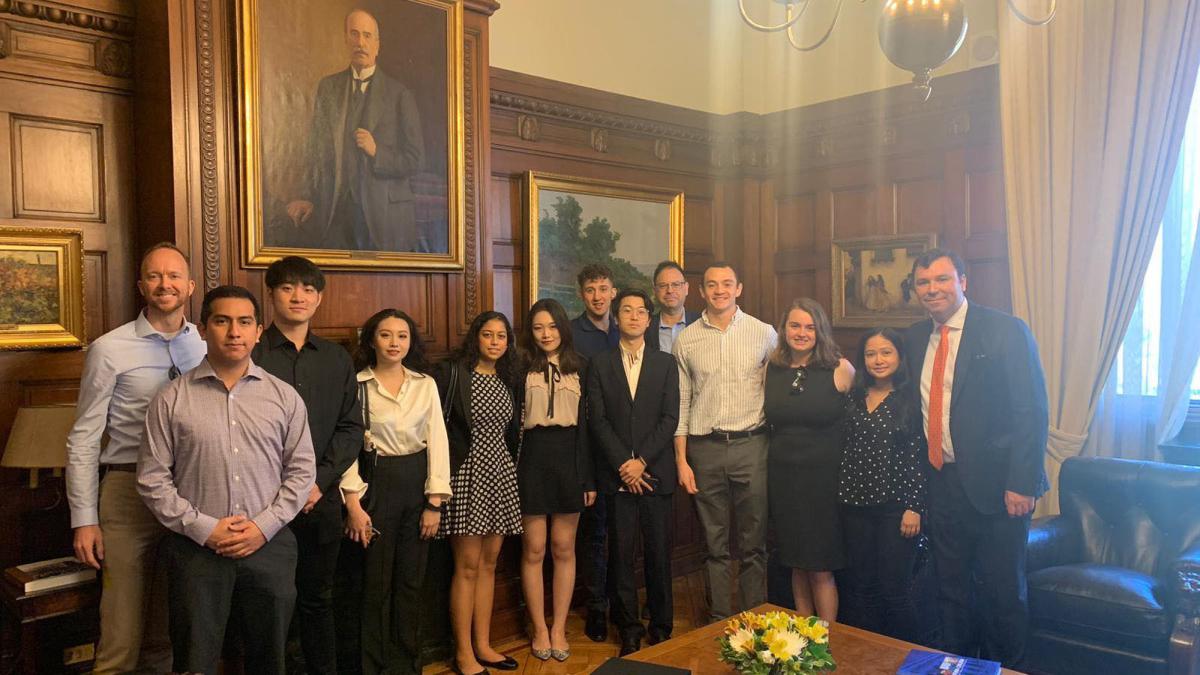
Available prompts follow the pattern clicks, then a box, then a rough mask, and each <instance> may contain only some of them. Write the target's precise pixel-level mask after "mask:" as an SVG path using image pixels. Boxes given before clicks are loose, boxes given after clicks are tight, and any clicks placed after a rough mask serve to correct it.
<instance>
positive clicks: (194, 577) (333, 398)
mask: <svg viewBox="0 0 1200 675" xmlns="http://www.w3.org/2000/svg"><path fill="white" fill-rule="evenodd" d="M964 270H965V268H964V266H963V264H962V261H961V260H960V259H959V258H958V256H957V255H956V254H954V253H953V252H951V251H944V250H932V251H929V252H927V253H926V254H924V255H923V256H921V257H920V258H919V259H918V260H917V261H916V264H915V265H914V279H915V282H914V285H915V292H916V293H917V294H918V297H919V299H920V301H921V302H922V304H923V305H924V307H925V308H926V309H927V310H928V311H929V314H930V317H931V318H930V319H928V320H926V321H924V322H921V323H918V324H916V325H914V326H913V327H911V328H910V329H909V330H908V331H906V332H905V333H901V332H898V331H895V330H893V329H890V328H883V329H876V330H870V331H867V332H866V333H864V334H863V336H862V339H861V340H860V341H859V344H858V347H857V349H856V350H855V351H854V353H852V354H851V355H850V358H849V359H847V358H844V357H843V355H842V354H841V353H840V351H839V349H838V347H837V345H836V344H835V342H834V339H833V334H832V328H831V326H830V323H829V320H828V318H827V316H826V314H825V312H824V310H823V309H822V308H821V306H820V305H819V304H818V303H816V302H815V301H813V300H810V299H807V298H801V299H798V300H796V301H795V302H793V303H792V304H791V306H790V307H789V308H788V309H787V310H786V311H785V312H784V314H783V316H782V318H781V320H780V322H779V324H778V327H777V328H776V327H772V326H771V325H769V324H767V323H764V322H762V321H760V320H758V319H756V318H754V317H752V316H750V315H749V314H747V313H745V312H744V311H742V309H740V308H739V306H738V298H739V296H741V294H742V290H743V286H742V281H741V279H740V278H739V276H738V273H737V271H736V270H735V269H734V267H733V266H732V265H730V264H727V263H721V262H718V263H713V264H710V265H708V266H707V267H706V268H705V269H704V270H703V273H702V277H701V279H702V287H701V296H702V298H703V300H704V311H703V312H702V313H700V314H699V315H695V314H692V313H691V312H689V311H687V310H685V308H684V303H685V300H686V298H687V296H688V291H689V288H688V281H687V278H686V276H685V273H684V270H683V268H682V267H680V266H679V265H678V264H677V263H675V262H673V261H664V262H662V263H661V264H659V265H658V268H657V269H656V270H655V271H654V275H653V297H651V295H650V294H648V293H646V292H645V291H642V290H638V289H618V288H616V285H615V283H614V279H613V274H612V272H611V271H610V270H609V269H608V268H606V267H604V266H603V265H594V264H593V265H588V266H586V267H584V268H583V269H582V270H581V271H580V272H579V274H578V277H577V279H578V284H579V292H580V297H581V299H582V300H583V305H584V311H583V312H582V313H581V314H580V315H579V316H578V317H576V318H574V319H570V318H569V317H568V316H567V314H566V310H565V309H564V308H563V306H562V304H560V303H559V302H557V301H555V300H551V299H543V300H539V301H538V302H536V303H535V304H534V305H533V306H532V307H531V308H530V309H529V311H528V312H527V313H526V315H525V321H524V324H523V325H522V326H521V330H520V331H519V333H517V332H516V331H514V328H513V326H512V324H511V323H510V321H509V319H508V317H506V316H505V315H504V314H502V313H499V312H495V311H485V312H483V313H481V314H479V315H478V316H476V317H475V318H474V320H473V321H472V322H471V324H470V328H469V330H468V334H467V336H466V338H465V339H464V340H463V342H462V344H461V345H460V346H459V347H458V348H457V349H456V350H455V351H454V352H453V353H452V354H451V355H450V356H449V357H448V358H446V359H445V360H443V361H442V362H441V363H439V364H437V365H436V366H431V365H430V364H429V362H428V361H427V359H426V356H425V348H424V345H423V343H422V339H421V334H420V331H419V330H418V327H417V325H416V323H415V322H414V321H413V319H412V318H411V317H410V316H409V315H408V314H406V313H405V312H404V311H402V310H399V309H395V308H388V309H384V310H381V311H379V312H377V313H375V314H374V315H373V316H371V317H370V318H369V319H368V320H367V321H366V322H365V323H364V324H363V326H362V329H361V331H360V334H359V339H358V343H357V344H356V345H355V349H354V354H353V356H351V355H350V354H349V353H347V351H346V350H345V349H343V348H342V347H341V346H340V345H337V344H335V343H332V342H330V341H327V340H325V339H323V338H321V337H319V336H318V335H316V334H315V333H314V331H313V330H311V322H312V319H313V316H314V314H315V312H316V311H317V310H318V307H319V306H320V305H321V302H322V299H323V297H324V289H325V278H324V275H323V274H322V272H321V270H320V269H318V268H317V267H316V266H315V265H314V264H313V263H312V262H310V261H309V260H307V259H304V258H300V257H295V256H292V257H287V258H283V259H281V260H279V261H277V262H275V263H273V264H272V265H271V266H270V267H269V268H268V270H267V273H266V279H265V282H266V286H267V289H268V290H267V299H268V301H269V302H270V305H271V307H272V309H273V315H272V316H273V321H272V324H271V325H270V326H269V327H265V328H264V326H263V320H262V309H261V307H260V305H259V301H258V299H257V298H256V297H255V296H254V295H253V294H252V293H250V292H249V291H248V290H246V289H245V288H241V287H238V286H220V287H217V288H214V289H212V290H210V291H209V292H208V293H206V294H205V296H204V300H203V303H202V309H201V313H200V317H199V323H198V324H195V325H193V324H192V323H190V322H188V321H187V320H186V318H185V317H184V309H185V307H186V305H187V301H188V299H189V297H190V296H191V294H192V292H193V290H194V288H195V285H194V282H192V281H191V279H190V274H189V269H188V261H187V258H186V256H185V255H184V254H183V253H182V252H181V251H180V250H179V249H178V248H176V247H175V246H173V245H171V244H165V243H164V244H158V245H156V246H154V247H152V248H151V249H150V250H149V251H148V252H147V253H146V255H145V256H144V257H143V259H142V263H141V270H140V274H139V282H138V288H139V290H140V291H141V293H142V295H143V297H144V298H145V300H146V308H145V310H144V311H143V312H142V313H140V314H139V315H138V317H137V318H136V319H135V320H134V321H132V322H130V323H128V324H125V325H124V326H121V327H119V328H117V329H115V330H113V331H111V332H110V333H108V334H106V335H104V336H103V337H101V338H99V339H98V340H96V341H95V342H94V343H93V344H92V346H91V348H90V350H89V352H88V355H87V359H86V364H85V370H84V375H83V381H82V387H81V392H80V399H79V403H78V412H77V421H76V425H75V428H74V430H73V431H72V433H71V436H70V439H69V447H68V457H69V466H68V470H67V485H68V497H69V501H70V507H71V519H72V526H73V527H74V532H75V533H74V540H75V551H76V555H77V557H78V558H79V559H80V560H82V561H84V562H87V563H89V564H92V565H93V566H95V567H97V568H99V569H101V570H102V572H103V580H104V591H103V594H102V598H101V608H100V614H101V639H100V644H99V648H98V650H97V655H96V664H95V672H97V673H109V672H130V671H150V672H165V671H175V672H197V673H213V672H216V669H217V664H218V662H219V659H220V655H221V651H222V645H223V642H224V634H225V632H226V626H227V625H233V626H236V627H237V631H238V632H239V633H241V634H242V635H243V636H244V637H245V642H246V643H247V644H248V645H252V646H253V648H252V649H247V650H246V652H245V654H244V658H245V662H246V667H247V669H248V671H249V672H256V673H258V672H262V673H270V672H283V670H284V660H285V656H284V655H285V645H286V643H287V641H288V639H289V633H291V634H292V635H293V636H295V637H297V638H298V640H299V643H300V645H301V647H302V652H303V657H304V662H305V668H306V670H307V671H308V672H313V673H337V672H355V671H358V670H361V671H362V672H366V673H379V672H401V673H402V672H412V673H417V672H420V652H421V611H420V598H421V589H422V582H423V580H424V577H425V571H426V560H427V550H428V542H429V541H430V540H431V539H434V538H446V539H448V541H449V545H450V548H451V550H452V551H453V556H454V571H453V577H452V581H451V588H450V616H451V625H452V630H453V635H454V639H455V650H454V662H453V665H454V669H455V670H456V672H460V673H469V674H471V675H475V674H477V673H481V672H487V669H489V668H491V669H496V670H514V669H516V668H517V666H518V664H517V662H516V661H515V660H514V659H512V658H511V657H509V656H505V655H504V654H501V653H499V652H498V651H496V650H495V649H494V648H493V646H492V644H491V636H490V620H491V615H492V607H493V596H494V589H495V570H496V563H497V558H498V556H499V552H500V548H501V544H502V542H503V540H504V538H505V537H507V536H514V535H519V536H520V537H521V541H522V556H521V573H522V575H521V576H522V588H523V591H524V597H525V604H526V607H527V609H528V612H529V621H530V639H531V644H530V651H531V654H532V656H533V657H535V658H537V659H541V660H551V659H554V660H558V661H565V660H567V659H568V658H569V656H570V643H569V642H568V640H567V635H566V620H567V616H568V613H569V609H570V606H571V600H572V593H573V590H574V587H575V577H576V535H577V531H579V530H582V532H581V533H580V535H579V538H580V539H581V543H582V547H581V550H582V551H583V552H584V560H583V563H584V568H583V571H582V576H583V581H584V587H585V589H586V590H587V594H588V598H587V620H586V623H585V632H586V634H587V636H588V637H589V638H591V639H593V640H596V641H603V640H606V639H607V637H608V627H609V624H610V622H611V624H613V625H615V626H616V628H617V630H618V632H619V636H620V641H621V653H622V654H623V655H624V654H627V653H631V652H633V651H636V650H638V649H640V647H641V642H642V640H643V639H645V640H646V641H648V642H649V643H650V644H654V643H657V642H659V641H662V640H666V639H668V638H670V637H671V632H672V623H673V606H672V595H671V534H672V531H671V530H672V522H673V519H672V501H673V494H674V492H675V489H676V487H677V486H678V487H679V488H680V489H682V490H684V491H686V492H687V493H688V494H690V495H691V496H692V498H693V501H694V504H695V506H696V511H697V514H698V516H699V520H700V525H701V528H702V530H703V533H704V538H705V545H706V549H707V552H706V558H705V572H706V576H707V581H708V587H709V606H710V613H711V617H712V618H713V619H714V620H716V619H720V618H724V617H727V616H730V615H732V614H733V613H735V610H738V609H750V608H752V607H755V606H757V605H759V604H761V603H762V602H763V601H764V600H765V593H766V564H767V556H768V551H767V533H768V529H769V526H770V527H771V528H773V529H774V532H775V543H776V548H775V550H774V551H773V552H772V555H773V556H774V557H775V559H776V560H777V561H778V562H779V563H780V564H782V565H783V566H785V567H788V568H791V570H792V574H791V585H792V593H793V600H794V603H795V608H796V610H797V611H798V612H800V613H803V614H817V615H819V616H821V617H822V618H824V619H827V620H831V621H832V620H835V619H838V620H842V621H845V622H849V623H853V624H856V625H860V626H863V627H865V628H869V629H871V630H876V631H879V632H886V633H889V634H892V635H895V636H897V637H901V638H905V639H910V640H916V639H919V638H920V637H921V636H920V635H919V634H918V632H917V626H918V624H919V622H918V617H917V616H916V611H915V609H914V606H913V602H912V596H911V592H910V591H911V584H912V577H913V568H914V562H915V559H916V551H917V547H916V541H917V537H918V535H920V534H922V533H925V532H927V533H928V535H929V537H930V540H931V549H932V552H933V558H934V563H935V566H936V570H937V574H938V576H939V607H940V610H941V611H940V619H941V623H942V632H941V636H942V642H941V643H940V644H939V646H942V647H944V648H946V649H948V650H950V651H954V652H957V653H964V654H968V653H975V651H976V650H977V648H978V647H979V645H983V646H984V648H985V650H986V651H985V653H986V654H988V655H991V656H994V657H996V658H999V659H1001V660H1003V661H1004V662H1005V663H1006V664H1011V663H1016V662H1018V661H1019V659H1020V656H1021V652H1022V650H1023V645H1024V634H1025V631H1026V623H1027V616H1026V614H1027V610H1026V607H1025V588H1024V576H1023V573H1022V569H1023V566H1024V565H1023V560H1024V537H1025V535H1026V533H1027V531H1028V526H1029V514H1030V512H1031V511H1032V509H1033V504H1034V500H1035V498H1036V497H1037V496H1038V495H1040V494H1041V492H1042V491H1043V490H1044V489H1045V477H1044V474H1043V473H1042V468H1041V457H1042V454H1041V453H1042V451H1043V450H1042V449H1043V448H1044V445H1045V440H1046V439H1045V435H1046V427H1047V425H1046V416H1047V412H1046V403H1045V399H1046V395H1045V387H1044V383H1043V381H1042V378H1041V370H1040V366H1039V365H1038V359H1037V352H1036V346H1035V345H1034V343H1033V341H1032V337H1031V336H1030V333H1029V330H1028V328H1027V327H1026V326H1025V324H1024V323H1022V322H1020V321H1019V320H1017V319H1015V318H1013V317H1011V316H1008V315H1005V314H1002V313H1000V312H997V311H995V310H991V309H988V308H985V307H982V306H979V305H970V306H968V303H967V301H966V299H965V295H964V294H965V290H966V275H965V271H964ZM104 439H107V442H105V441H104ZM731 539H733V540H736V541H734V542H731ZM731 543H733V544H735V545H736V551H737V560H736V561H735V560H734V558H733V554H732V553H731ZM639 544H640V549H641V553H642V557H643V564H644V570H643V571H644V579H645V585H646V611H647V613H648V616H649V623H648V627H647V626H646V625H643V623H642V616H643V614H642V612H641V611H640V609H639V604H638V595H637V584H636V580H635V576H636V572H635V557H636V552H637V550H638V548H639ZM547 548H548V549H549V551H550V557H551V559H552V562H553V578H552V579H551V582H550V584H549V588H550V593H551V597H550V598H549V599H547V598H546V597H545V589H546V587H547V586H546V583H545V580H544V579H543V570H544V568H545V558H546V552H547ZM348 564H349V565H353V566H354V567H355V571H356V572H357V574H356V577H357V578H359V579H360V583H359V584H358V585H357V588H356V589H355V591H354V592H355V594H356V598H355V599H354V600H353V602H352V604H353V605H355V606H356V607H358V608H359V610H360V612H359V613H360V617H359V621H358V622H357V623H358V625H354V626H348V625H344V624H336V622H335V621H334V611H333V607H334V599H335V597H334V596H335V592H334V588H335V580H336V579H337V578H338V575H339V574H341V573H343V572H344V571H345V566H346V565H348ZM841 569H844V570H845V573H844V574H843V575H842V576H841V582H842V585H843V588H842V589H841V593H840V594H839V589H838V585H837V582H835V577H834V572H835V571H837V570H841ZM735 570H736V579H735ZM735 591H736V593H735ZM735 595H736V597H735ZM839 595H840V597H841V605H842V607H841V608H840V609H839ZM343 600H344V599H343ZM547 604H549V606H550V607H549V612H548V613H547ZM167 608H169V612H167V611H166V610H167ZM547 614H549V619H547ZM168 616H169V618H167V617H168ZM293 616H294V621H293ZM348 635H351V636H353V637H354V638H355V639H356V640H357V643H358V645H359V647H358V649H357V650H356V653H355V654H354V656H353V657H352V660H353V661H354V662H353V663H347V662H346V660H347V657H346V656H345V654H344V653H343V654H342V655H341V661H339V660H338V659H339V650H338V646H339V643H340V642H341V643H344V642H345V639H346V637H347V636H348ZM343 651H344V650H343Z"/></svg>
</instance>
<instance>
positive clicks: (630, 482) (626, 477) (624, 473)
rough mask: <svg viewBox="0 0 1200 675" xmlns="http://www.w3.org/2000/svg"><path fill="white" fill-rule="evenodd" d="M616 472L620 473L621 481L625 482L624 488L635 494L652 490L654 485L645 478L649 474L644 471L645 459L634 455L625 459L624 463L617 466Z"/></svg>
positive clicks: (648, 476)
mask: <svg viewBox="0 0 1200 675" xmlns="http://www.w3.org/2000/svg"><path fill="white" fill-rule="evenodd" d="M617 472H618V473H619V474H620V475H621V482H622V483H625V487H626V489H628V490H629V491H630V492H632V493H633V494H635V495H640V494H646V493H649V492H654V486H652V485H650V483H649V481H647V480H646V479H647V478H650V474H648V473H646V461H645V460H644V459H642V458H640V457H634V458H632V459H629V460H627V461H626V462H625V463H624V464H622V465H621V466H620V467H618V468H617Z"/></svg>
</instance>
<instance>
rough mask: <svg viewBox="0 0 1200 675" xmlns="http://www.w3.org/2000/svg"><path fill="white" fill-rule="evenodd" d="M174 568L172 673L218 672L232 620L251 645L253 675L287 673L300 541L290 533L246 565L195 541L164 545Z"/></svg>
mask: <svg viewBox="0 0 1200 675" xmlns="http://www.w3.org/2000/svg"><path fill="white" fill-rule="evenodd" d="M163 552H164V554H165V557H166V563H167V585H168V590H167V604H168V607H169V609H170V633H171V648H172V651H173V653H174V659H173V664H172V668H173V670H174V671H175V672H180V673H185V672H186V673H205V675H213V674H215V673H216V672H217V665H218V662H219V661H220V659H221V646H222V644H223V643H224V637H225V626H226V623H231V624H233V625H236V626H237V627H238V630H239V631H240V632H241V633H242V636H243V638H244V639H243V642H244V643H245V645H246V654H245V665H246V672H247V673H256V674H257V673H262V674H263V675H270V674H272V673H273V674H276V675H283V673H284V664H283V653H284V645H285V643H286V642H287V631H288V623H289V622H290V621H291V618H292V608H293V606H294V604H295V601H296V537H295V536H294V535H293V534H292V531H291V530H290V529H288V528H286V527H285V528H283V529H281V530H279V532H278V533H277V534H276V535H275V537H274V538H273V539H271V540H270V541H268V542H267V543H266V545H264V546H263V547H262V548H260V549H259V550H257V551H255V552H254V553H253V554H252V555H250V556H249V557H246V558H242V559H239V560H233V559H230V558H225V557H223V556H220V555H218V554H217V553H215V552H213V551H212V550H210V549H207V548H205V547H203V546H200V545H199V544H197V543H196V542H194V541H192V540H191V539H188V538H187V537H185V536H183V535H180V534H175V533H171V534H170V535H168V536H167V537H166V539H164V540H163Z"/></svg>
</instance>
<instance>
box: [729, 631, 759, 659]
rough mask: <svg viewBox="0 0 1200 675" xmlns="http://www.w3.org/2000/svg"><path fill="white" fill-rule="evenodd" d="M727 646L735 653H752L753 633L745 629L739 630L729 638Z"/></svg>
mask: <svg viewBox="0 0 1200 675" xmlns="http://www.w3.org/2000/svg"><path fill="white" fill-rule="evenodd" d="M729 646H730V647H731V648H733V649H734V650H736V651H739V652H746V653H747V654H753V653H754V633H752V632H750V631H749V630H748V629H746V628H739V629H737V630H736V631H734V632H733V633H732V634H731V635H730V636H729Z"/></svg>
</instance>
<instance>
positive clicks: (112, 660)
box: [67, 243, 206, 675]
mask: <svg viewBox="0 0 1200 675" xmlns="http://www.w3.org/2000/svg"><path fill="white" fill-rule="evenodd" d="M137 285H138V290H139V291H140V292H141V294H142V297H143V298H145V300H146V309H145V310H143V311H142V312H140V313H139V314H138V316H137V318H136V319H134V320H133V321H130V322H129V323H126V324H124V325H122V326H120V327H118V328H116V329H114V330H111V331H109V332H108V333H105V334H104V335H102V336H100V337H99V338H97V339H96V340H95V341H94V342H93V343H92V344H91V346H90V347H89V348H88V352H87V359H86V361H85V362H84V367H83V377H82V380H81V382H80V387H79V402H78V404H77V405H76V409H75V427H74V428H73V429H72V430H71V435H70V436H69V438H68V439H67V501H68V503H69V504H70V507H71V527H73V528H74V530H75V557H76V558H78V559H79V560H80V561H81V562H85V563H87V564H89V565H91V566H93V567H95V568H97V569H99V570H101V572H102V574H103V579H104V593H103V594H102V595H101V600H100V644H99V646H98V648H97V650H96V661H95V667H94V671H93V672H95V673H97V675H102V674H106V673H126V672H165V671H169V670H170V669H171V648H170V643H169V640H168V638H167V620H166V587H165V576H164V575H163V574H162V571H161V565H159V564H158V563H157V560H156V558H157V553H158V545H159V542H160V540H161V539H162V537H163V535H164V534H165V533H166V530H165V529H164V528H163V527H162V525H160V524H159V523H158V521H157V520H155V518H154V516H153V515H152V514H151V513H150V511H149V510H148V509H147V508H146V506H145V504H144V503H143V502H142V499H141V497H140V496H139V495H138V492H137V483H136V473H135V469H136V467H137V459H138V448H139V447H140V446H141V443H142V436H143V434H144V430H145V422H146V408H147V406H148V405H149V403H150V399H151V398H153V397H154V395H155V394H156V393H158V390H159V389H161V388H162V387H163V385H165V384H167V382H169V381H170V380H173V379H175V378H177V377H179V375H180V374H182V373H185V372H187V371H189V370H191V369H192V368H194V367H195V366H196V364H198V363H199V362H200V361H201V359H203V358H204V354H205V351H206V347H205V344H204V341H203V340H201V339H200V335H199V334H198V332H197V330H196V326H194V325H193V324H191V323H189V322H188V321H187V319H186V318H185V317H184V309H185V308H186V307H187V302H188V299H189V298H190V297H191V295H192V292H193V291H194V290H195V288H196V283H195V282H194V281H192V280H191V278H190V275H189V271H188V260H187V257H186V256H184V254H183V252H182V251H180V250H179V249H178V248H176V247H175V246H174V245H173V244H169V243H162V244H156V245H155V246H153V247H151V248H150V250H149V251H147V252H146V254H145V256H143V258H142V264H141V270H140V273H139V279H138V284H137ZM106 435H107V437H108V442H107V443H104V442H103V438H104V437H105V436H106Z"/></svg>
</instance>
